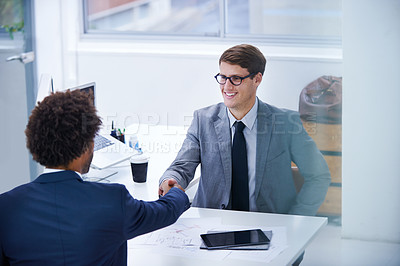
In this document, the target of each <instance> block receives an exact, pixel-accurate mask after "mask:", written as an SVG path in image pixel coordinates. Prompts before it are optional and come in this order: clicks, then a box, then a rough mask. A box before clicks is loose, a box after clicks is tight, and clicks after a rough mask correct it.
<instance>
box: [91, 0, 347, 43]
mask: <svg viewBox="0 0 400 266" xmlns="http://www.w3.org/2000/svg"><path fill="white" fill-rule="evenodd" d="M83 3H84V5H83V6H84V16H85V18H84V21H85V33H88V34H95V33H114V34H131V35H135V36H158V37H160V36H168V37H169V38H171V37H172V38H174V37H180V38H182V37H202V38H208V39H210V40H212V39H235V38H241V39H246V40H262V41H267V42H268V41H269V42H280V43H282V42H284V43H285V42H286V43H287V42H289V43H308V44H328V45H340V43H341V15H342V13H341V0H103V1H97V0H83Z"/></svg>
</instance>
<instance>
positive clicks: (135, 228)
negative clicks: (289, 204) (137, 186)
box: [0, 171, 189, 265]
mask: <svg viewBox="0 0 400 266" xmlns="http://www.w3.org/2000/svg"><path fill="white" fill-rule="evenodd" d="M188 208H189V200H188V198H187V196H186V194H185V193H184V192H183V191H181V190H180V189H177V188H173V189H171V190H170V192H168V193H167V194H166V195H165V196H164V197H162V198H161V199H159V200H157V201H154V202H144V201H140V200H136V199H134V198H132V196H131V195H130V194H129V192H128V191H127V189H126V188H125V186H123V185H120V184H100V183H92V182H85V181H83V180H82V179H81V178H80V176H79V175H78V174H76V173H75V172H73V171H61V172H55V173H48V174H42V175H40V176H39V177H38V178H37V179H36V180H34V181H33V182H31V183H28V184H25V185H22V186H19V187H17V188H15V189H13V190H11V191H9V192H6V193H4V194H1V195H0V210H1V211H0V265H126V263H127V240H128V239H131V238H133V237H135V236H138V235H141V234H145V233H148V232H151V231H153V230H156V229H159V228H162V227H165V226H168V225H170V224H172V223H174V222H175V221H176V220H177V219H178V217H179V216H180V215H181V214H182V213H183V212H184V211H185V210H187V209H188Z"/></svg>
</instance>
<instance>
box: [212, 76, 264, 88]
mask: <svg viewBox="0 0 400 266" xmlns="http://www.w3.org/2000/svg"><path fill="white" fill-rule="evenodd" d="M255 74H256V73H250V74H248V75H247V76H245V77H239V76H231V77H227V76H224V75H221V74H219V73H218V74H217V75H215V76H214V78H215V79H216V80H217V82H218V83H219V84H221V85H225V83H226V81H227V80H228V79H229V81H230V82H231V83H232V85H235V86H239V85H240V84H242V81H243V80H244V79H247V78H248V77H251V76H254V75H255Z"/></svg>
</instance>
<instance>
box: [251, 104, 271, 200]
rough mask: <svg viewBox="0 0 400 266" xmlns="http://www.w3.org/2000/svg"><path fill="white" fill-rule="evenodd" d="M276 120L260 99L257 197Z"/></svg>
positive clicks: (258, 113)
mask: <svg viewBox="0 0 400 266" xmlns="http://www.w3.org/2000/svg"><path fill="white" fill-rule="evenodd" d="M274 120H275V119H274V116H273V115H272V113H271V111H270V110H269V108H268V106H267V105H266V104H265V103H263V102H261V101H260V100H259V101H258V112H257V151H256V152H257V155H256V189H255V196H256V198H257V197H258V193H259V192H260V187H261V182H262V179H263V177H264V172H265V167H266V162H267V155H268V152H269V145H270V142H271V136H272V125H273V124H274V123H275V121H274Z"/></svg>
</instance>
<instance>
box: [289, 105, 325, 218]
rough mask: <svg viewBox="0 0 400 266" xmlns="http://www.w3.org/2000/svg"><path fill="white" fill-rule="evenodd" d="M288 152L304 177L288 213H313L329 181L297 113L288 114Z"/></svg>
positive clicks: (322, 161) (318, 153)
mask: <svg viewBox="0 0 400 266" xmlns="http://www.w3.org/2000/svg"><path fill="white" fill-rule="evenodd" d="M290 119H291V120H292V121H291V123H290V124H291V125H293V127H292V133H291V134H290V137H291V140H290V152H291V157H292V161H293V162H294V163H295V164H296V165H297V167H298V168H299V171H300V174H301V175H302V176H303V177H304V184H303V186H302V188H301V190H300V192H299V194H298V195H297V198H296V202H295V204H294V205H293V207H292V208H291V210H290V211H289V213H290V214H301V215H315V214H316V213H317V211H318V209H319V207H320V205H321V204H322V202H323V201H324V199H325V196H326V192H327V190H328V187H329V184H330V182H331V175H330V172H329V168H328V165H327V163H326V161H325V159H324V157H323V155H322V154H321V152H320V151H319V150H318V148H317V146H316V144H315V142H314V141H313V139H312V138H311V137H310V136H309V135H308V134H307V132H306V131H305V129H304V127H303V125H302V122H301V120H300V117H299V115H298V113H293V115H291V116H290Z"/></svg>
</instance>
